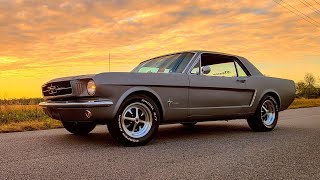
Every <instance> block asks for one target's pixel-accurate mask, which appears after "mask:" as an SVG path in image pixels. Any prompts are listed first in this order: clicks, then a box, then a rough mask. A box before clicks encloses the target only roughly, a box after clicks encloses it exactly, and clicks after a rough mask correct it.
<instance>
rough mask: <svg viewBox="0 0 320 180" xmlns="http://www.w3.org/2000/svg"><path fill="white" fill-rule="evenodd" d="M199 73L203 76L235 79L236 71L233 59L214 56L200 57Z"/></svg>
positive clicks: (205, 55)
mask: <svg viewBox="0 0 320 180" xmlns="http://www.w3.org/2000/svg"><path fill="white" fill-rule="evenodd" d="M201 71H202V73H201V74H202V75H205V76H222V77H236V76H237V70H236V66H235V62H234V59H233V58H232V57H229V56H224V55H216V54H207V53H205V54H202V55H201Z"/></svg>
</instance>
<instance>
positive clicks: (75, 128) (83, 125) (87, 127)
mask: <svg viewBox="0 0 320 180" xmlns="http://www.w3.org/2000/svg"><path fill="white" fill-rule="evenodd" d="M62 124H63V127H64V128H65V129H66V130H67V131H69V132H71V133H72V134H75V135H86V134H89V133H90V132H91V131H92V130H93V129H94V128H95V127H96V124H95V123H91V122H62Z"/></svg>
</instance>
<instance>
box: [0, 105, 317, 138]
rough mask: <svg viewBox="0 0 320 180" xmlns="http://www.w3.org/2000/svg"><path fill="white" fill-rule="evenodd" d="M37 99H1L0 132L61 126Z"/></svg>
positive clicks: (304, 106)
mask: <svg viewBox="0 0 320 180" xmlns="http://www.w3.org/2000/svg"><path fill="white" fill-rule="evenodd" d="M39 101H40V100H36V101H26V100H21V101H19V100H15V101H7V102H5V101H2V105H0V133H4V132H19V131H31V130H40V129H53V128H60V127H62V124H61V122H60V121H57V120H53V119H51V118H49V117H48V116H47V115H45V114H44V113H43V111H42V109H41V108H40V107H39V106H37V105H34V104H37V103H38V102H39ZM4 104H5V105H4ZM14 104H18V105H14ZM32 104H33V105H32ZM316 106H320V99H295V101H294V102H293V103H292V104H291V106H290V107H289V108H290V109H296V108H306V107H316Z"/></svg>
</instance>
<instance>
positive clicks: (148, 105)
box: [40, 51, 295, 146]
mask: <svg viewBox="0 0 320 180" xmlns="http://www.w3.org/2000/svg"><path fill="white" fill-rule="evenodd" d="M42 92H43V96H44V100H45V102H42V103H40V106H42V107H43V109H44V111H45V113H46V114H47V115H49V116H50V117H51V118H53V119H57V120H60V121H62V123H63V126H64V127H65V129H66V130H68V131H69V132H71V133H73V134H77V135H84V134H88V133H89V132H91V131H92V130H93V129H94V128H95V126H96V125H97V124H106V125H107V126H108V129H109V132H110V134H111V135H112V137H113V138H114V139H115V140H117V141H118V142H119V143H120V144H122V145H126V146H139V145H145V144H146V143H148V142H149V141H151V140H152V139H153V138H154V137H155V135H156V133H157V131H158V127H159V125H160V124H169V123H181V124H182V125H184V126H195V124H196V123H197V122H201V121H215V120H232V119H247V122H248V124H249V126H250V127H251V129H252V130H253V131H271V130H272V129H273V128H274V127H275V126H276V124H277V121H278V113H279V111H283V110H285V109H287V108H288V107H289V105H290V104H291V103H292V101H293V100H294V97H295V85H294V82H293V81H291V80H286V79H279V78H272V77H266V76H264V75H263V74H262V73H261V72H260V71H259V70H258V69H257V68H256V67H255V66H254V65H252V64H251V63H250V62H249V61H248V60H247V59H245V58H243V57H240V56H235V55H230V54H224V53H217V52H209V51H186V52H179V53H174V54H169V55H164V56H160V57H156V58H153V59H149V60H146V61H144V62H142V63H140V64H139V65H138V66H137V67H136V68H135V69H133V70H132V71H131V72H110V73H100V74H95V75H85V76H75V77H64V78H58V79H54V80H51V81H49V82H47V83H46V84H44V85H43V86H42Z"/></svg>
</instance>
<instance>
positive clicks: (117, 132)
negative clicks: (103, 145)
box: [108, 95, 160, 146]
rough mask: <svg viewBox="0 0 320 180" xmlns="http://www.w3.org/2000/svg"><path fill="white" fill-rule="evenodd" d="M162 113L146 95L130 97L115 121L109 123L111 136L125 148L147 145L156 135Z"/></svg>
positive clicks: (123, 104)
mask: <svg viewBox="0 0 320 180" xmlns="http://www.w3.org/2000/svg"><path fill="white" fill-rule="evenodd" d="M159 121H160V113H159V109H158V107H157V105H156V104H155V103H154V101H153V100H152V99H151V98H149V97H148V96H145V95H134V96H130V97H128V98H127V99H126V100H125V101H124V102H123V103H122V105H121V106H120V108H119V110H118V112H117V115H116V116H115V118H114V119H112V120H111V121H110V122H108V129H109V132H110V134H111V136H112V137H113V138H114V139H115V140H117V141H118V142H119V143H120V144H122V145H125V146H141V145H145V144H147V143H148V142H149V141H151V140H152V139H153V138H154V136H155V135H156V133H157V131H158V127H159Z"/></svg>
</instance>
